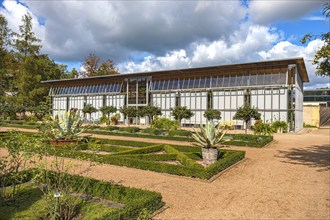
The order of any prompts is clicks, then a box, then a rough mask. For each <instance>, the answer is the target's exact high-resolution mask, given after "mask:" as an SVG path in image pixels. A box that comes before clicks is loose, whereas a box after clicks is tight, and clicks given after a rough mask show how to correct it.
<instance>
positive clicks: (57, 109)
mask: <svg viewBox="0 0 330 220" xmlns="http://www.w3.org/2000/svg"><path fill="white" fill-rule="evenodd" d="M66 107H67V97H53V116H54V117H55V116H56V115H57V114H63V112H64V111H66V110H67V109H66Z"/></svg>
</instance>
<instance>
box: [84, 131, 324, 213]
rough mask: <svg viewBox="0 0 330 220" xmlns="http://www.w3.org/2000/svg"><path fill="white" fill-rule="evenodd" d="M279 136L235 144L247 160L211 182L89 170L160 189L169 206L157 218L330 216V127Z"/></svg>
mask: <svg viewBox="0 0 330 220" xmlns="http://www.w3.org/2000/svg"><path fill="white" fill-rule="evenodd" d="M117 138H118V137H117ZM129 139H130V140H132V139H133V138H129ZM275 140H276V142H275V143H273V144H271V145H270V146H268V147H266V148H263V149H256V148H244V147H232V149H241V150H245V151H246V152H247V154H246V157H247V160H245V161H244V162H242V163H240V164H239V165H237V166H235V167H234V168H232V169H230V170H228V171H226V172H225V173H224V174H223V175H221V176H220V177H219V178H217V179H216V180H215V181H213V182H212V183H207V182H203V181H199V180H195V179H191V178H185V177H177V176H171V175H166V174H161V173H156V172H151V171H144V170H138V169H132V168H126V167H118V166H112V165H96V166H93V167H92V169H91V170H90V171H89V172H88V173H86V174H85V175H86V176H89V177H93V178H97V179H104V180H109V181H115V182H118V183H120V184H123V185H125V186H132V187H137V188H143V189H148V190H152V191H157V192H160V193H161V194H162V196H163V200H164V202H165V203H166V204H167V205H168V206H169V208H168V209H166V210H165V211H164V212H162V213H160V214H158V215H157V216H156V217H155V218H156V219H266V218H271V219H330V129H308V130H304V131H303V132H300V133H299V134H280V135H275ZM165 142H166V143H169V141H165ZM84 163H87V162H84Z"/></svg>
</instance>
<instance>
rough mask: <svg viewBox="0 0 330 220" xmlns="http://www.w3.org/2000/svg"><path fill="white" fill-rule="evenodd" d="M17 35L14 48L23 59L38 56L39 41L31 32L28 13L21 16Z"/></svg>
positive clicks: (30, 19)
mask: <svg viewBox="0 0 330 220" xmlns="http://www.w3.org/2000/svg"><path fill="white" fill-rule="evenodd" d="M22 23H23V24H22V25H20V26H19V33H16V34H15V36H16V39H15V41H14V48H15V49H16V50H17V52H18V54H19V55H21V56H22V57H23V58H25V57H27V56H29V55H38V54H39V52H40V49H41V47H42V46H41V44H40V42H41V40H40V39H38V38H37V37H36V36H35V34H34V32H33V31H32V17H31V15H30V14H29V13H27V14H25V15H23V17H22Z"/></svg>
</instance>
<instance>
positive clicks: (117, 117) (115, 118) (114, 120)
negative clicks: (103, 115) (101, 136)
mask: <svg viewBox="0 0 330 220" xmlns="http://www.w3.org/2000/svg"><path fill="white" fill-rule="evenodd" d="M119 120H120V114H119V113H117V114H114V115H113V116H111V118H110V121H111V124H113V125H117V124H118V123H119Z"/></svg>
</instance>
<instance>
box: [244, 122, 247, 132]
mask: <svg viewBox="0 0 330 220" xmlns="http://www.w3.org/2000/svg"><path fill="white" fill-rule="evenodd" d="M244 126H245V134H247V121H245V122H244Z"/></svg>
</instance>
